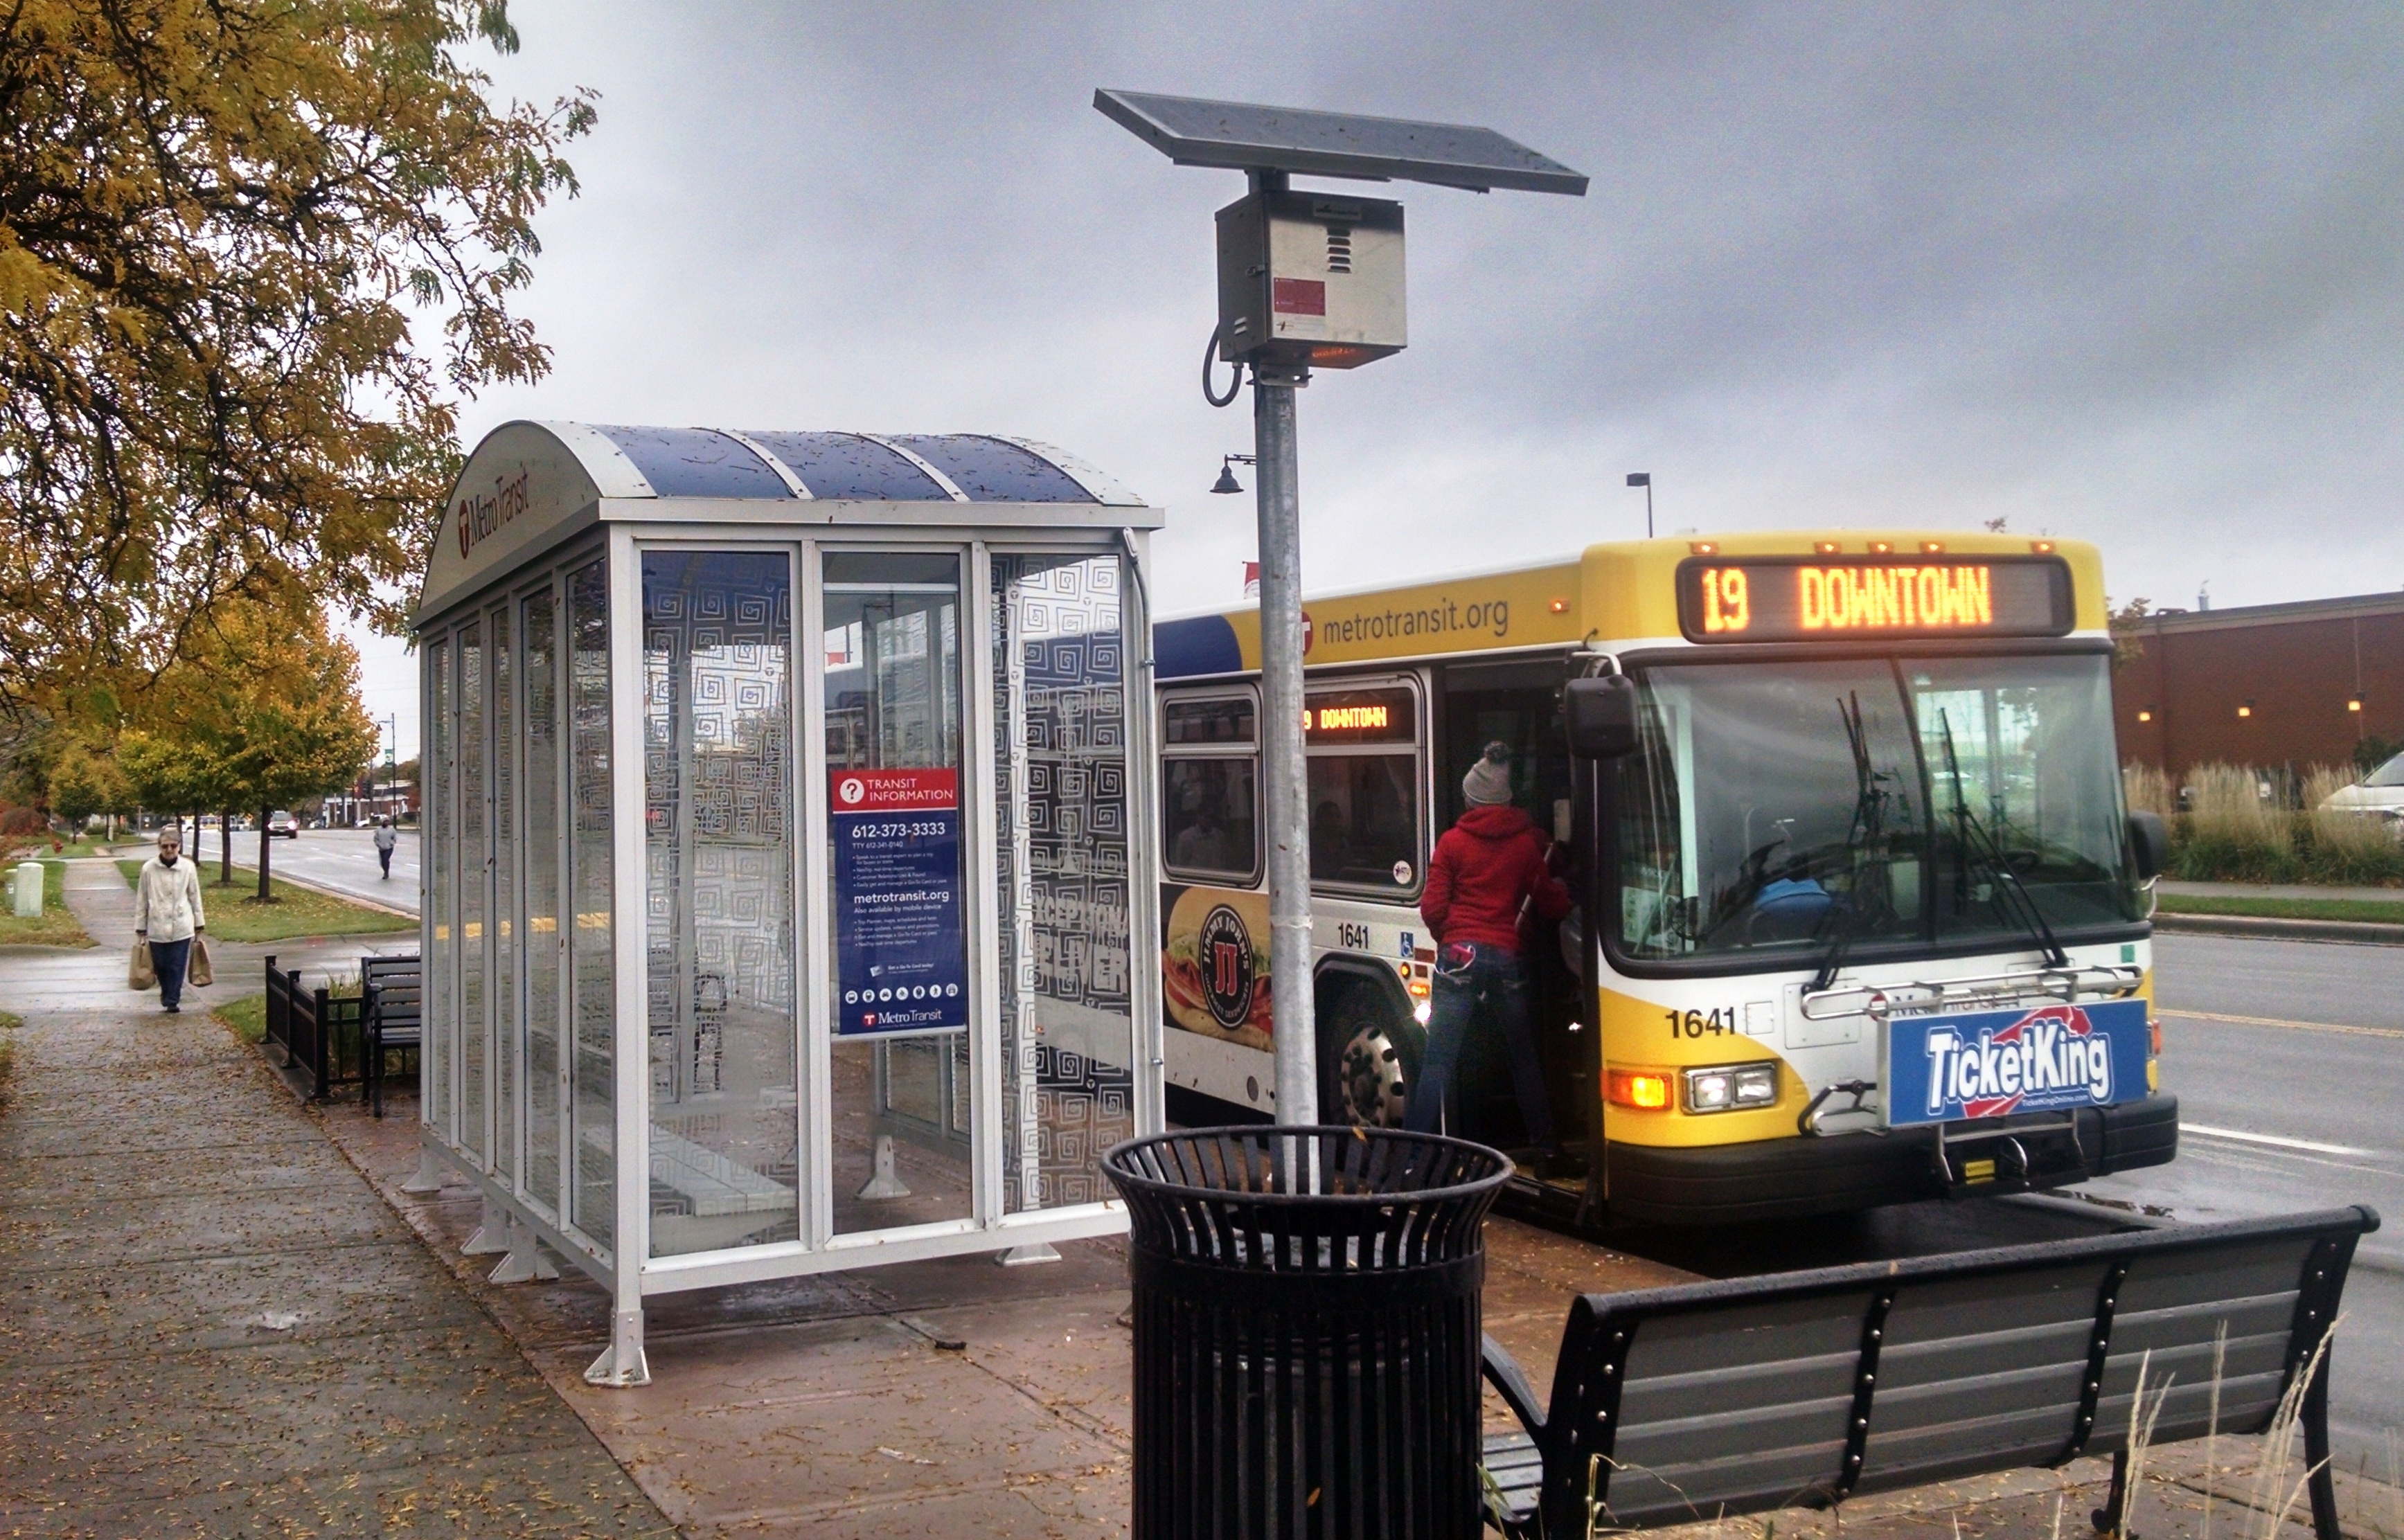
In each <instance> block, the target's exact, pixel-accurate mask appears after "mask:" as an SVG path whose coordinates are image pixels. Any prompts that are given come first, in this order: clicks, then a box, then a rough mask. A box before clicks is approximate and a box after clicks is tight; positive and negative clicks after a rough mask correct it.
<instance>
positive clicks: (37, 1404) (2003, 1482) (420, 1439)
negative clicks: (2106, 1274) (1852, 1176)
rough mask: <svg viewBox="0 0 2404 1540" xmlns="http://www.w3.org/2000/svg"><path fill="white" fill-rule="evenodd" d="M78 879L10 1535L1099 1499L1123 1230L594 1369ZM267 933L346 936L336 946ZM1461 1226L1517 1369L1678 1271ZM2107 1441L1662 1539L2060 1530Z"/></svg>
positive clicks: (36, 1075)
mask: <svg viewBox="0 0 2404 1540" xmlns="http://www.w3.org/2000/svg"><path fill="white" fill-rule="evenodd" d="M97 870H99V871H101V872H105V874H106V876H107V878H108V879H109V881H117V879H116V874H115V872H114V870H113V868H109V867H105V865H103V866H101V867H98V868H97ZM75 876H76V879H77V881H76V885H75V886H74V887H73V888H72V890H71V900H70V901H71V902H72V903H74V904H75V907H76V908H77V912H78V914H79V915H80V916H82V917H83V918H84V922H85V923H86V925H87V926H88V927H89V928H91V930H92V932H93V935H94V936H95V937H96V938H98V939H99V941H100V943H101V946H100V949H99V950H97V951H92V952H83V953H78V954H63V955H62V956H59V957H40V958H35V957H14V958H7V959H0V1000H6V1001H7V1002H8V1004H9V1008H12V1009H17V1010H20V1011H21V1012H22V1013H23V1014H24V1016H25V1017H26V1023H27V1024H26V1025H25V1026H24V1027H23V1028H22V1029H21V1030H19V1031H17V1032H15V1033H12V1034H10V1037H11V1040H12V1042H13V1043H14V1045H15V1047H16V1054H15V1061H16V1069H15V1073H14V1075H13V1080H12V1089H11V1091H10V1095H9V1101H8V1103H7V1106H6V1108H5V1110H0V1534H27V1535H102V1534H109V1535H114V1534H134V1533H139V1534H144V1535H149V1534H180V1533H202V1534H224V1535H255V1534H282V1533H309V1534H315V1535H342V1534H356V1535H365V1534H370V1533H375V1534H389V1533H408V1534H459V1535H480V1536H484V1535H550V1534H644V1535H650V1534H667V1533H678V1534H682V1535H687V1536H695V1537H700V1536H711V1537H715V1536H729V1537H732V1536H738V1535H740V1536H796V1537H798V1536H810V1537H813V1540H816V1537H819V1536H825V1537H829V1540H843V1537H849V1536H859V1537H862V1540H865V1537H870V1536H876V1537H887V1536H910V1535H945V1536H952V1535H974V1536H976V1537H977V1540H1008V1537H1013V1536H1021V1535H1025V1536H1039V1535H1041V1536H1070V1535H1077V1536H1085V1535H1102V1536H1108V1535H1117V1534H1122V1533H1125V1516H1126V1514H1127V1511H1128V1503H1129V1457H1130V1449H1131V1438H1132V1427H1131V1416H1130V1391H1131V1367H1130V1362H1129V1346H1130V1336H1129V1332H1128V1328H1127V1325H1125V1312H1126V1310H1127V1306H1128V1296H1127V1293H1126V1289H1125V1247H1124V1244H1123V1242H1116V1241H1097V1242H1081V1243H1077V1244H1072V1245H1068V1246H1063V1247H1062V1248H1061V1250H1062V1253H1063V1259H1062V1260H1061V1261H1060V1262H1057V1263H1055V1264H1049V1265H1043V1266H1035V1267H1020V1268H1010V1269H1004V1268H999V1267H997V1266H995V1265H994V1263H993V1262H992V1261H991V1260H990V1259H989V1258H985V1257H977V1256H971V1257H958V1258H951V1259H947V1260H943V1261H937V1262H926V1263H917V1264H911V1265H907V1266H901V1267H893V1268H883V1269H865V1270H862V1271H860V1272H856V1273H851V1274H847V1275H837V1276H828V1277H822V1278H818V1279H805V1280H790V1281H784V1282H779V1283H764V1284H756V1285H750V1286H747V1287H742V1288H734V1289H725V1290H717V1291H711V1292H707V1293H703V1294H694V1295H685V1296H669V1297H664V1298H657V1299H654V1300H653V1301H652V1302H651V1305H650V1310H649V1311H648V1316H649V1323H648V1324H649V1331H648V1347H649V1358H650V1368H651V1373H652V1377H653V1379H652V1383H651V1384H650V1385H648V1386H645V1387H642V1388H640V1389H636V1390H603V1389H599V1388H596V1387H594V1386H591V1385H587V1384H586V1383H585V1382H584V1380H583V1369H584V1367H585V1366H586V1365H587V1364H588V1363H589V1362H590V1361H591V1360H592V1359H593V1357H594V1355H595V1354H596V1353H598V1352H599V1351H600V1348H601V1346H602V1344H603V1342H604V1341H605V1340H606V1339H607V1335H608V1299H607V1297H606V1296H605V1295H604V1294H603V1292H602V1291H601V1289H600V1288H599V1287H598V1286H597V1285H595V1284H594V1283H591V1282H590V1281H589V1280H586V1279H585V1278H583V1277H582V1276H581V1275H580V1274H578V1273H576V1272H574V1271H573V1270H572V1269H565V1268H563V1269H562V1271H563V1274H564V1276H562V1277H561V1278H560V1279H558V1280H556V1281H552V1282H546V1283H524V1284H511V1285H507V1286H496V1285H493V1284H491V1283H488V1282H486V1281H485V1276H484V1275H485V1274H486V1273H487V1272H489V1271H490V1269H491V1267H492V1265H493V1263H494V1262H495V1261H496V1258H494V1257H490V1256H476V1257H468V1256H463V1255H461V1252H460V1247H461V1245H462V1243H463V1242H465V1241H466V1239H467V1238H468V1234H469V1233H470V1232H471V1231H472V1229H473V1228H475V1226H476V1225H477V1223H478V1221H479V1220H480V1219H481V1217H482V1201H481V1200H480V1199H479V1198H478V1197H477V1196H476V1194H475V1192H474V1190H473V1189H472V1188H471V1187H469V1186H467V1185H466V1184H465V1183H464V1182H462V1181H454V1183H453V1184H452V1185H450V1186H445V1187H443V1188H442V1189H441V1190H440V1191H439V1192H436V1193H433V1194H427V1195H418V1196H412V1195H409V1194H405V1193H402V1192H401V1191H400V1190H399V1186H400V1183H401V1182H403V1181H404V1180H406V1179H407V1178H408V1177H409V1176H410V1175H411V1174H412V1172H414V1170H415V1168H416V1152H417V1144H416V1128H415V1114H416V1105H415V1103H414V1101H413V1099H412V1098H411V1097H410V1096H408V1095H406V1094H404V1095H402V1096H400V1097H398V1098H397V1099H396V1102H395V1103H394V1104H393V1106H392V1107H391V1108H390V1110H389V1115H388V1116H387V1117H385V1118H384V1119H383V1120H381V1121H379V1120H377V1119H375V1118H373V1117H370V1116H368V1115H367V1113H366V1112H365V1111H364V1110H363V1109H362V1108H360V1107H359V1106H358V1105H357V1103H356V1100H355V1099H342V1100H338V1101H336V1102H335V1103H330V1104H327V1105H324V1106H321V1107H306V1106H304V1105H303V1104H302V1103H301V1101H300V1099H299V1098H298V1097H297V1096H296V1095H295V1094H293V1092H292V1091H291V1089H289V1088H288V1087H287V1084H286V1083H285V1082H284V1080H283V1079H282V1077H281V1076H280V1075H278V1074H277V1072H275V1071H273V1070H272V1069H270V1068H269V1067H267V1065H266V1063H265V1061H263V1060H262V1059H261V1058H260V1057H259V1055H257V1054H256V1053H254V1052H252V1051H250V1050H248V1049H246V1048H245V1047H243V1046H242V1045H240V1044H239V1043H238V1042H237V1041H236V1040H235V1039H234V1038H233V1037H232V1036H231V1034H228V1033H226V1032H225V1031H224V1030H223V1029H222V1028H221V1027H219V1026H217V1024H215V1023H213V1022H211V1021H210V1020H209V1019H208V1018H207V1017H206V1016H205V1015H204V1014H202V1013H201V1012H200V1011H198V1010H189V1011H188V1012H187V1014H185V1015H184V1016H182V1017H180V1018H174V1017H164V1016H161V1015H160V1014H158V1012H157V1011H156V1008H155V1006H151V1005H149V1002H147V1001H146V1000H144V999H142V998H140V997H135V996H132V995H130V993H129V992H127V991H126V990H125V989H124V986H123V972H122V969H123V961H122V959H123V953H124V949H125V946H126V944H127V943H128V942H130V939H131V936H130V930H128V929H127V928H126V927H127V924H128V922H129V921H130V912H131V899H130V895H124V890H123V886H122V883H121V882H119V883H118V886H117V888H116V890H115V892H114V893H111V892H110V891H109V890H108V889H107V888H106V887H105V885H104V884H102V883H99V882H97V881H89V880H84V879H83V878H82V872H81V869H80V868H79V869H78V871H77V873H76V874H75ZM120 906H121V909H120ZM403 940H404V942H405V940H406V938H403ZM266 950H270V949H267V948H263V947H260V948H236V947H229V948H226V949H224V950H223V952H222V953H221V957H220V962H219V975H220V978H223V979H225V980H226V982H224V983H221V984H219V985H218V986H217V989H216V990H214V991H212V992H208V995H207V996H206V997H205V998H213V999H217V1000H224V999H230V998H231V997H233V996H234V995H235V994H237V993H244V992H250V991H251V990H252V989H255V988H256V987H257V986H256V983H255V982H254V980H255V979H256V978H257V974H258V959H259V954H261V953H263V952H265V951H266ZM274 950H278V952H279V954H280V955H282V956H283V957H285V958H287V960H289V959H293V958H296V957H297V958H299V959H300V960H301V963H302V964H303V965H305V966H310V967H332V968H336V969H342V968H347V967H353V966H356V957H357V955H358V953H359V951H360V950H363V949H362V948H361V946H360V944H359V943H358V942H357V941H356V940H354V941H344V942H334V943H328V944H325V945H322V946H317V947H313V948H296V947H295V946H293V945H292V944H290V943H286V944H284V945H283V946H282V947H280V948H278V949H274ZM201 1004H203V1005H204V1004H205V999H204V1001H203V1002H202V1003H201ZM129 1006H131V1007H132V1008H130V1009H129ZM146 1007H147V1008H146ZM1488 1243H1489V1272H1488V1282H1487V1286H1486V1294H1485V1310H1486V1325H1487V1329H1488V1330H1489V1332H1491V1333H1492V1334H1493V1335H1494V1336H1495V1337H1496V1338H1497V1339H1500V1340H1501V1341H1502V1343H1503V1344H1504V1345H1505V1346H1507V1347H1509V1348H1510V1349H1511V1350H1512V1352H1513V1353H1516V1355H1517V1356H1518V1357H1519V1359H1520V1361H1521V1362H1522V1364H1523V1365H1524V1366H1525V1367H1527V1369H1528V1370H1529V1372H1530V1375H1531V1377H1532V1378H1533V1379H1534V1380H1535V1381H1536V1382H1537V1383H1538V1384H1539V1385H1542V1384H1544V1383H1546V1382H1548V1380H1549V1379H1550V1376H1551V1371H1552V1358H1553V1348H1554V1346H1555V1344H1556V1342H1557V1340H1558V1335H1559V1331H1560V1326H1561V1323H1562V1320H1563V1317H1564V1315H1565V1314H1566V1312H1567V1310H1568V1307H1569V1304H1570V1301H1571V1299H1572V1297H1573V1296H1574V1295H1576V1294H1578V1293H1580V1292H1585V1291H1608V1290H1611V1289H1618V1288H1630V1287H1641V1286H1644V1285H1647V1284H1653V1283H1668V1282H1673V1281H1677V1280H1680V1279H1683V1278H1685V1277H1689V1276H1692V1274H1689V1273H1686V1272H1682V1271H1680V1270H1679V1269H1676V1268H1674V1267H1671V1266H1669V1265H1666V1264H1665V1263H1662V1262H1659V1261H1648V1260H1644V1259H1642V1258H1640V1257H1636V1256H1628V1255H1625V1254H1622V1253H1618V1252H1614V1251H1611V1250H1608V1249H1605V1248H1602V1247H1598V1246H1594V1245H1591V1244H1587V1243H1586V1242H1579V1241H1574V1240H1572V1239H1569V1238H1567V1237H1565V1236H1560V1235H1557V1234H1553V1233H1550V1232H1547V1231H1544V1230H1541V1229H1536V1228H1530V1227H1528V1226H1524V1225H1521V1224H1517V1223H1516V1222H1513V1221H1510V1220H1502V1219H1498V1220H1495V1221H1493V1222H1492V1224H1491V1225H1490V1227H1489V1231H1488ZM1696 1260H1697V1261H1699V1262H1702V1263H1703V1265H1704V1266H1705V1267H1707V1268H1708V1267H1709V1266H1710V1265H1711V1264H1710V1263H1709V1261H1708V1260H1706V1259H1705V1258H1702V1257H1700V1256H1698V1257H1697V1258H1696ZM1487 1409H1488V1415H1489V1423H1490V1425H1492V1426H1495V1427H1497V1428H1500V1427H1502V1426H1505V1425H1507V1416H1508V1414H1507V1413H1506V1412H1504V1411H1503V1409H1502V1407H1501V1405H1500V1403H1499V1402H1497V1401H1495V1400H1494V1399H1493V1398H1491V1397H1489V1405H1488V1408H1487ZM2256 1448H2257V1445H2256V1443H2255V1441H2253V1440H2233V1439H2232V1440H2226V1441H2224V1442H2223V1443H2222V1445H2221V1447H2220V1450H2219V1451H2218V1453H2219V1458H2218V1461H2217V1464H2219V1465H2220V1466H2221V1467H2223V1468H2222V1470H2221V1471H2220V1473H2219V1474H2218V1476H2217V1477H2216V1478H2215V1479H2214V1482H2213V1483H2212V1484H2213V1485H2215V1487H2216V1489H2217V1490H2218V1491H2219V1492H2220V1493H2221V1494H2222V1495H2221V1497H2220V1498H2219V1500H2218V1513H2217V1516H2216V1523H2217V1527H2218V1529H2219V1532H2220V1533H2223V1534H2229V1533H2239V1532H2240V1531H2241V1530H2242V1532H2243V1533H2247V1534H2257V1533H2261V1529H2262V1526H2261V1523H2260V1520H2259V1518H2258V1516H2241V1515H2239V1514H2238V1513H2236V1512H2233V1511H2232V1509H2231V1505H2230V1503H2229V1496H2228V1494H2229V1492H2230V1491H2232V1490H2234V1491H2243V1488H2244V1486H2245V1484H2246V1481H2247V1476H2246V1472H2247V1469H2248V1467H2249V1466H2250V1464H2251V1463H2252V1461H2253V1458H2254V1452H2255V1450H2256ZM2155 1468H2156V1472H2157V1476H2158V1478H2157V1479H2155V1480H2153V1481H2150V1482H2148V1483H2147V1485H2146V1488H2145V1496H2144V1498H2143V1499H2142V1501H2143V1503H2144V1504H2145V1506H2143V1507H2141V1509H2140V1511H2139V1524H2140V1526H2141V1528H2142V1530H2143V1533H2145V1534H2146V1535H2147V1536H2148V1537H2149V1540H2172V1537H2174V1536H2191V1535H2199V1534H2201V1533H2206V1530H2205V1528H2204V1526H2203V1522H2202V1518H2201V1515H2202V1492H2203V1490H2204V1487H2205V1485H2206V1482H2205V1480H2204V1464H2203V1458H2202V1451H2201V1449H2200V1447H2198V1446H2183V1447H2181V1448H2179V1449H2175V1450H2162V1451H2159V1454H2158V1457H2157V1464H2156V1467H2155ZM2107 1474H2108V1470H2107V1467H2106V1466H2105V1465H2104V1464H2102V1463H2100V1462H2095V1461H2085V1462H2081V1463H2079V1464H2076V1465H2074V1466H2072V1467H2070V1468H2069V1469H2068V1470H2066V1471H2063V1472H2058V1473H2056V1472H2020V1473H2015V1474H2013V1475H2008V1476H2004V1477H1998V1478H1991V1479H1986V1480H1980V1481H1973V1482H1959V1483H1949V1484H1946V1485H1943V1486H1938V1487H1930V1488H1924V1489H1921V1490H1919V1491H1912V1492H1906V1493H1893V1494H1887V1495H1884V1496H1880V1497H1873V1498H1866V1499H1862V1500H1858V1501H1855V1502H1852V1503H1848V1504H1847V1505H1845V1507H1844V1509H1843V1513H1842V1517H1841V1522H1840V1523H1839V1521H1838V1519H1835V1518H1834V1517H1832V1516H1827V1515H1815V1514H1810V1513H1803V1512H1789V1513H1784V1514H1780V1515H1776V1516H1768V1518H1769V1519H1771V1520H1772V1521H1774V1523H1775V1530H1774V1531H1768V1530H1766V1529H1765V1519H1747V1520H1742V1521H1729V1522H1727V1523H1725V1524H1707V1525H1698V1526H1690V1527H1689V1528H1688V1529H1686V1530H1683V1531H1665V1532H1661V1533H1665V1534H1670V1535H1683V1536H1686V1537H1688V1540H1701V1537H1702V1536H1705V1535H1723V1534H1724V1535H1727V1536H1731V1537H1733V1536H1737V1535H1744V1536H1748V1537H1757V1536H1761V1535H1763V1534H1765V1533H1779V1534H1783V1535H1806V1534H1810V1535H1819V1534H1826V1535H1835V1534H1838V1533H1849V1534H1853V1535H1857V1536H1860V1535H1867V1536H1876V1537H1880V1540H1885V1537H1890V1536H1891V1537H1894V1540H1904V1537H1907V1536H1909V1537H1919V1536H1928V1537H1932V1540H1944V1537H1948V1536H1954V1535H1960V1536H1965V1537H1968V1536H1988V1535H2081V1534H2086V1533H2091V1530H2090V1528H2089V1527H2088V1525H2087V1521H2086V1515H2087V1513H2088V1512H2089V1511H2090V1509H2092V1508H2093V1507H2095V1506H2096V1505H2099V1504H2100V1502H2101V1501H2102V1497H2103V1483H2104V1480H2105V1478H2106V1477H2107ZM2370 1474H2372V1475H2379V1474H2383V1473H2382V1472H2376V1471H2374V1472H2371V1473H2370ZM2341 1492H2342V1494H2343V1501H2344V1503H2345V1504H2346V1505H2347V1507H2348V1509H2349V1511H2350V1512H2351V1514H2352V1515H2353V1520H2352V1522H2351V1523H2350V1525H2349V1529H2350V1533H2359V1534H2363V1535H2369V1534H2372V1533H2387V1534H2397V1533H2404V1501H2399V1500H2398V1494H2397V1491H2395V1490H2394V1489H2393V1488H2392V1487H2391V1486H2385V1485H2381V1484H2377V1483H2373V1482H2369V1481H2365V1480H2362V1479H2360V1478H2358V1477H2357V1475H2356V1474H2355V1472H2354V1471H2352V1470H2349V1471H2347V1472H2345V1473H2343V1474H2341ZM2057 1519H2058V1520H2059V1526H2058V1527H2057ZM2241 1519H2243V1522H2242V1523H2241ZM2282 1533H2303V1532H2302V1531H2301V1530H2300V1529H2297V1528H2296V1527H2295V1526H2293V1525H2290V1526H2288V1528H2287V1530H2285V1531H2283V1532H2282Z"/></svg>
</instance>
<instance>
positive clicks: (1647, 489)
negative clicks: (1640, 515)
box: [1644, 476, 1653, 540]
mask: <svg viewBox="0 0 2404 1540" xmlns="http://www.w3.org/2000/svg"><path fill="white" fill-rule="evenodd" d="M1644 538H1645V539H1647V540H1650V539H1652V538H1653V479H1652V478H1651V477H1649V476H1648V477H1646V478H1645V479H1644Z"/></svg>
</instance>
